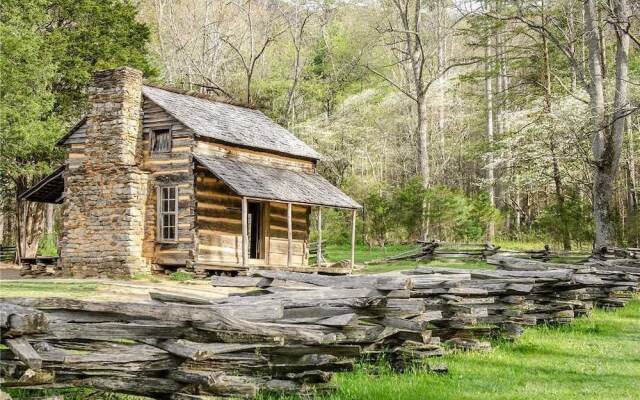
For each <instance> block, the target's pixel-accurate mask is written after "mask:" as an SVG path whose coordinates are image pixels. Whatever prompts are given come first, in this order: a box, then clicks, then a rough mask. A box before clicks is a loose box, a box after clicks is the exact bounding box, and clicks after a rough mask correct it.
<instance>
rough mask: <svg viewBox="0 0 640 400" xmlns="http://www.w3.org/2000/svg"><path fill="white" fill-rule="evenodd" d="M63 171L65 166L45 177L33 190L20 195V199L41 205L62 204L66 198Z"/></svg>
mask: <svg viewBox="0 0 640 400" xmlns="http://www.w3.org/2000/svg"><path fill="white" fill-rule="evenodd" d="M63 171H64V165H63V166H61V167H58V169H56V170H55V171H53V172H52V173H51V174H49V175H47V176H46V177H44V178H43V179H42V180H41V181H40V182H38V183H36V184H35V185H33V186H32V187H31V188H29V189H27V190H25V191H24V192H22V193H20V195H19V197H20V198H21V199H23V200H28V201H35V202H39V203H57V204H60V203H62V199H63V197H64V178H63V176H62V173H63Z"/></svg>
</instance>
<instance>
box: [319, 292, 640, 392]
mask: <svg viewBox="0 0 640 400" xmlns="http://www.w3.org/2000/svg"><path fill="white" fill-rule="evenodd" d="M442 361H444V362H447V363H448V364H449V374H448V375H445V376H439V375H434V374H430V373H426V372H424V371H422V370H418V369H416V370H414V371H412V372H406V373H403V374H395V373H393V372H391V371H389V370H388V369H386V368H384V367H382V368H379V367H376V368H371V366H366V365H362V366H359V367H358V368H357V369H356V371H354V372H350V373H342V374H338V375H337V377H336V378H337V379H336V381H335V382H336V384H337V387H338V390H337V392H336V393H335V394H333V395H330V396H325V397H321V399H324V400H358V399H362V400H376V399H380V400H382V399H398V400H414V399H415V400H428V399H434V400H435V399H438V400H449V399H451V400H453V399H455V400H460V399H468V400H472V399H477V400H490V399H495V400H497V399H504V400H507V399H508V400H516V399H527V400H529V399H541V400H551V399H558V400H560V399H562V400H566V399H581V400H582V399H594V400H595V399H598V400H600V399H608V400H616V399H620V400H623V399H624V400H633V399H640V299H639V300H635V301H633V302H631V303H629V305H628V306H627V307H625V308H624V309H621V310H618V311H615V312H606V311H602V310H597V311H595V312H594V313H593V315H592V316H591V317H589V318H583V319H580V320H577V321H576V322H575V323H573V324H571V325H568V326H561V327H537V328H532V329H528V330H527V331H526V333H525V334H524V335H523V337H522V338H520V339H519V340H518V341H516V342H514V343H504V342H503V343H497V344H495V348H494V350H493V351H491V352H489V353H457V354H452V355H448V356H445V357H444V358H443V359H442ZM318 399H320V397H319V398H318Z"/></svg>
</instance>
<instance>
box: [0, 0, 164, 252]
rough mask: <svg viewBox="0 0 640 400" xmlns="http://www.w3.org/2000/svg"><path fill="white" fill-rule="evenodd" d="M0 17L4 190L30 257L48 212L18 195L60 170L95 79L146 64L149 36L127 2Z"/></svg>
mask: <svg viewBox="0 0 640 400" xmlns="http://www.w3.org/2000/svg"><path fill="white" fill-rule="evenodd" d="M1 7H2V9H1V11H2V12H1V13H0V42H1V43H2V50H1V52H2V53H1V57H0V74H1V79H0V109H1V110H2V112H1V113H0V146H1V147H2V152H1V154H0V182H1V183H2V199H3V202H4V203H8V204H5V206H4V207H3V209H5V210H6V209H12V210H14V212H15V214H16V222H17V224H14V225H15V226H16V227H17V228H18V230H17V239H18V240H17V241H18V242H20V246H18V248H19V254H22V255H33V253H35V251H36V249H37V245H38V238H39V237H40V235H41V233H42V220H43V211H44V207H43V206H42V205H41V204H36V203H26V202H20V201H17V195H18V194H19V193H20V192H22V191H23V190H25V189H26V188H27V187H29V186H31V185H32V184H33V183H35V181H36V180H37V179H39V178H41V177H42V176H43V175H45V174H46V173H48V172H50V170H51V169H53V168H54V167H55V166H57V165H59V163H60V161H61V157H62V154H61V152H60V151H59V150H58V149H56V147H55V141H56V140H57V139H58V138H59V137H60V136H61V135H62V133H63V127H65V126H69V125H70V124H72V123H73V122H75V120H77V118H78V117H79V115H80V114H81V113H82V111H83V109H84V106H83V105H84V101H85V95H84V90H85V88H86V85H87V83H88V82H89V79H90V77H91V74H92V72H93V71H95V70H98V69H104V68H110V67H116V66H119V65H130V66H133V67H137V68H140V69H142V70H143V71H145V72H146V73H147V74H150V73H153V69H152V68H151V67H150V65H149V63H148V62H147V60H146V51H145V46H146V43H147V41H148V38H149V31H148V29H147V28H146V27H145V26H144V25H143V24H140V23H139V22H137V21H136V19H135V18H136V9H135V6H134V5H133V4H131V3H130V2H128V1H122V0H104V1H101V0H80V1H75V0H7V1H3V2H2V6H1Z"/></svg>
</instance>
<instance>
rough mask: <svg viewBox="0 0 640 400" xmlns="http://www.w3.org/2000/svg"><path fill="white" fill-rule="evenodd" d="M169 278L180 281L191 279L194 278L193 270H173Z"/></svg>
mask: <svg viewBox="0 0 640 400" xmlns="http://www.w3.org/2000/svg"><path fill="white" fill-rule="evenodd" d="M169 279H171V280H172V281H178V282H184V281H190V280H192V279H193V274H192V273H191V272H173V273H172V274H171V275H169Z"/></svg>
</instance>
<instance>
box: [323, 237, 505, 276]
mask: <svg viewBox="0 0 640 400" xmlns="http://www.w3.org/2000/svg"><path fill="white" fill-rule="evenodd" d="M415 248H417V246H416V245H413V244H411V245H392V246H386V247H385V248H384V249H383V248H382V247H373V248H369V247H368V246H364V245H358V246H356V264H364V263H365V262H367V261H371V260H378V259H381V258H384V257H387V256H392V255H396V254H400V253H402V252H405V251H407V250H411V249H415ZM326 257H327V258H328V259H329V260H330V261H339V260H348V259H350V258H351V248H350V247H349V246H345V245H328V246H326ZM418 265H428V266H430V267H448V268H489V269H493V267H492V266H490V265H488V264H486V263H485V262H482V261H480V260H477V261H474V260H434V261H431V262H427V261H419V262H418V261H398V262H393V263H386V264H376V265H366V266H365V268H364V270H362V271H359V272H362V273H365V274H376V273H381V272H390V271H401V270H407V269H412V268H415V267H416V266H418Z"/></svg>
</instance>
